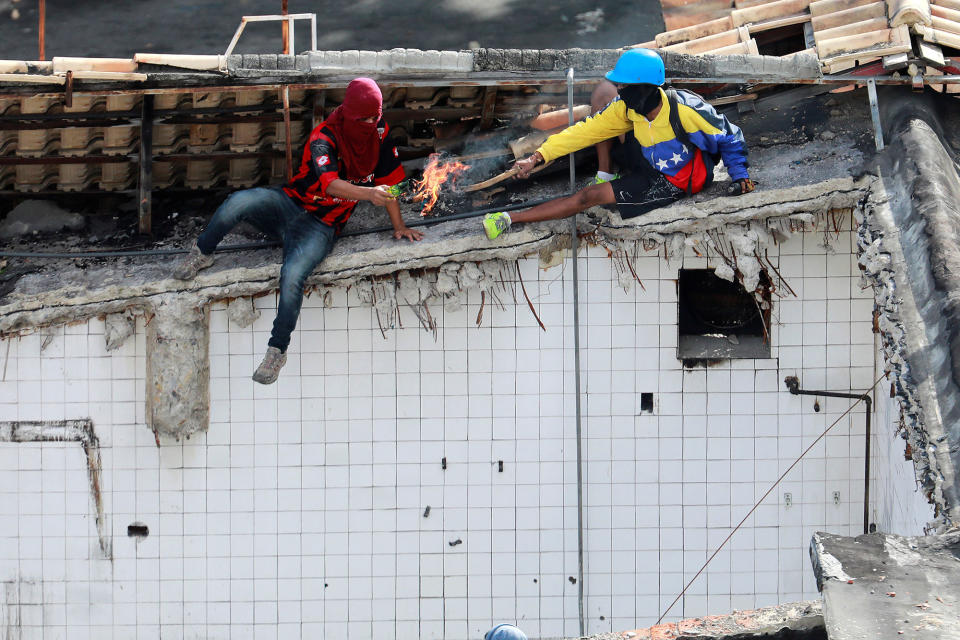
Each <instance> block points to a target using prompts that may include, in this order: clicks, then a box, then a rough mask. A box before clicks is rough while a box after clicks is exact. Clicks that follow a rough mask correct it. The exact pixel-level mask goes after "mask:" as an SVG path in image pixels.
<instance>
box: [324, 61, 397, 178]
mask: <svg viewBox="0 0 960 640" xmlns="http://www.w3.org/2000/svg"><path fill="white" fill-rule="evenodd" d="M382 114H383V95H382V94H381V93H380V87H378V86H377V83H376V82H374V81H373V80H371V79H370V78H356V79H355V80H352V81H351V82H350V84H349V85H347V94H346V96H345V97H344V98H343V104H341V105H340V106H339V107H337V108H336V109H334V111H333V113H331V114H330V117H329V118H327V126H328V127H330V129H332V130H333V133H334V135H335V136H336V138H337V146H338V147H339V149H340V157H341V158H342V159H343V167H344V169H345V172H346V176H347V179H348V180H363V179H364V178H366V177H367V176H369V175H370V174H371V173H373V170H374V169H375V168H376V166H377V160H378V159H379V157H380V135H379V134H378V132H377V123H378V122H379V121H380V116H381V115H382ZM370 117H374V121H373V122H363V121H362V119H363V118H370Z"/></svg>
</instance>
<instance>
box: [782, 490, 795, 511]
mask: <svg viewBox="0 0 960 640" xmlns="http://www.w3.org/2000/svg"><path fill="white" fill-rule="evenodd" d="M783 506H785V507H792V506H793V494H792V493H790V492H789V491H787V492H786V493H784V494H783Z"/></svg>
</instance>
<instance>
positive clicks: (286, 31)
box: [280, 0, 290, 55]
mask: <svg viewBox="0 0 960 640" xmlns="http://www.w3.org/2000/svg"><path fill="white" fill-rule="evenodd" d="M280 15H284V16H285V15H287V0H281V2H280ZM280 23H281V24H282V25H283V55H289V53H290V23H288V22H287V21H286V20H281V21H280Z"/></svg>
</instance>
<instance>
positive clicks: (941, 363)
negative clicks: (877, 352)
mask: <svg viewBox="0 0 960 640" xmlns="http://www.w3.org/2000/svg"><path fill="white" fill-rule="evenodd" d="M885 153H886V160H887V164H888V167H886V169H885V170H884V171H883V173H882V181H881V182H879V183H878V188H877V189H874V190H873V191H872V192H871V195H870V198H869V199H868V200H867V202H866V203H865V207H864V209H863V215H862V218H861V219H860V220H859V224H858V229H859V234H858V245H859V249H860V251H861V257H860V264H861V266H862V268H863V272H864V277H865V279H866V280H867V281H868V282H870V283H871V284H872V286H873V289H874V297H875V301H876V309H877V326H878V328H879V330H880V333H881V336H882V337H883V340H882V349H883V352H884V360H885V363H886V369H887V371H888V372H890V373H892V374H893V376H894V384H895V386H896V396H897V399H898V401H899V403H900V407H901V412H902V415H903V418H904V420H903V422H904V427H905V429H904V431H903V433H902V436H903V438H904V439H905V440H907V441H908V443H909V444H910V448H911V450H912V459H913V463H914V469H915V472H916V477H917V481H918V482H919V483H920V485H921V486H922V487H923V488H924V491H925V493H926V495H927V498H928V500H929V501H930V502H931V503H932V504H933V505H934V520H933V521H931V522H930V523H928V529H930V530H934V531H942V530H944V529H945V528H947V527H949V526H950V525H951V524H952V523H953V522H955V521H956V509H957V500H958V499H960V487H958V482H960V477H958V473H957V468H956V467H957V464H958V460H956V459H955V458H954V456H953V455H952V454H951V451H956V448H957V447H958V446H960V437H958V435H957V433H956V431H957V429H956V427H955V426H954V425H955V418H956V413H957V411H958V410H960V407H958V406H957V398H958V397H960V390H958V389H957V385H956V383H955V382H954V378H955V374H954V373H953V371H954V368H955V367H956V366H957V365H958V364H960V363H957V362H956V360H957V354H955V353H954V354H953V357H951V351H952V349H951V342H952V341H953V338H951V336H950V328H949V327H947V326H945V323H946V319H945V318H944V314H945V313H947V308H946V306H947V303H945V302H944V301H943V300H941V299H940V298H942V297H946V298H949V297H951V296H953V297H956V295H957V294H958V292H957V291H956V287H957V284H956V283H955V282H954V283H953V284H952V285H951V284H949V283H935V282H934V269H933V268H922V266H926V267H930V264H929V263H930V261H931V260H932V259H934V258H933V251H932V250H931V249H930V248H929V247H928V246H926V245H927V244H928V243H929V241H930V240H929V238H928V234H930V233H931V231H929V230H928V227H929V226H930V225H931V224H932V223H933V222H934V217H935V216H937V215H938V208H940V206H939V204H945V206H947V207H950V206H953V205H950V204H949V203H939V204H938V201H939V200H942V199H944V198H949V194H950V193H951V190H950V189H949V188H947V187H946V184H945V183H946V182H947V180H948V179H949V178H948V176H947V175H946V169H945V168H946V167H950V166H952V163H951V160H950V156H949V153H948V152H947V150H946V149H945V148H944V146H943V144H942V143H941V142H940V139H939V138H938V137H937V135H936V134H935V133H934V132H933V131H932V130H931V129H930V127H929V126H925V125H923V124H922V121H913V122H912V123H911V124H910V125H909V126H908V127H907V129H906V130H905V131H903V132H901V135H900V136H899V138H898V139H897V141H896V142H895V143H894V144H893V145H892V146H891V147H889V148H888V150H887V151H886V152H885ZM918 155H919V156H922V157H924V158H926V157H927V156H934V157H936V158H937V159H938V161H939V162H937V163H934V165H932V166H937V167H938V168H937V169H935V170H933V171H929V170H927V171H922V170H920V168H919V167H918V165H917V160H916V156H918ZM925 164H927V165H930V161H929V159H928V161H927V162H926V163H925ZM928 168H929V166H928ZM954 179H956V175H955V174H954ZM921 181H924V183H925V184H926V185H927V188H924V189H918V187H919V186H921V185H920V182H921ZM930 182H934V183H938V182H939V183H941V184H935V185H930V184H929V183H930ZM931 186H933V187H934V188H930V187H931ZM943 223H944V221H941V223H940V224H941V225H942V224H943ZM940 240H943V239H940ZM941 268H942V265H941ZM943 286H946V287H947V290H946V291H938V290H939V289H941V288H942V287H943ZM951 290H952V293H951ZM918 296H922V297H923V299H922V300H921V299H918ZM948 302H949V301H948ZM938 349H943V352H942V353H939V352H938ZM953 351H955V349H953Z"/></svg>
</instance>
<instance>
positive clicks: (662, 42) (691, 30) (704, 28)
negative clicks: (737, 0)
mask: <svg viewBox="0 0 960 640" xmlns="http://www.w3.org/2000/svg"><path fill="white" fill-rule="evenodd" d="M733 27H734V24H733V19H732V18H730V16H726V17H723V18H717V19H716V20H710V21H708V22H704V23H703V24H695V25H693V26H691V27H684V28H683V29H674V30H673V31H665V32H664V33H661V34H659V35H658V36H657V37H656V40H654V43H655V46H657V47H669V46H670V45H672V44H677V43H680V42H687V41H689V40H696V39H698V38H705V37H706V36H713V35H716V34H718V33H723V32H724V31H730V30H731V29H733Z"/></svg>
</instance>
